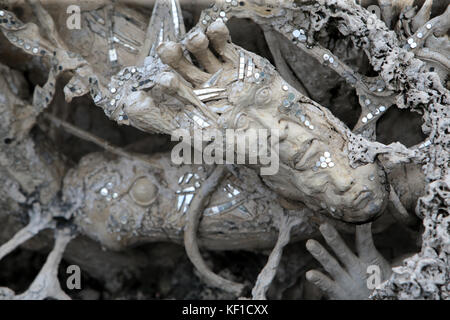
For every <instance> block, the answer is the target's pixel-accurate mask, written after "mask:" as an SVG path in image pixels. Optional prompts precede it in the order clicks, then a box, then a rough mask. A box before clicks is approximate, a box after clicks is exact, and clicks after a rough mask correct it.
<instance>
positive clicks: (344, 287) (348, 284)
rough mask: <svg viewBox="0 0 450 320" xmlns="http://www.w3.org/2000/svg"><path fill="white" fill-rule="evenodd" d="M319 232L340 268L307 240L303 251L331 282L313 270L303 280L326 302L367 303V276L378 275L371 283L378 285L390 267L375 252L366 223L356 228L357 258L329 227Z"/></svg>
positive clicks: (321, 249) (322, 227) (388, 273)
mask: <svg viewBox="0 0 450 320" xmlns="http://www.w3.org/2000/svg"><path fill="white" fill-rule="evenodd" d="M320 232H321V233H322V235H323V237H324V238H325V241H326V242H327V244H328V245H329V246H330V247H331V249H332V250H333V251H334V253H335V254H336V256H337V258H338V259H339V262H341V263H342V265H341V264H340V263H339V262H338V260H336V259H335V258H334V257H333V256H332V255H331V254H329V253H328V252H327V250H325V248H324V247H323V246H322V245H321V244H320V243H319V242H317V241H315V240H308V242H307V243H306V248H307V249H308V251H309V252H310V253H311V254H312V255H313V256H314V258H316V259H317V260H318V261H319V262H320V264H321V265H322V266H323V267H324V269H325V270H326V271H327V272H328V273H329V275H330V276H331V277H332V279H331V278H330V277H328V276H326V275H324V274H323V273H322V272H320V271H317V270H310V271H308V272H307V273H306V279H307V280H308V281H311V282H312V283H314V284H315V285H316V286H318V287H319V288H320V289H321V290H322V291H324V292H325V294H327V295H328V297H329V298H330V299H337V300H348V299H358V300H360V299H361V300H362V299H367V298H368V297H369V295H370V294H371V292H372V289H374V288H373V287H372V286H371V283H369V282H370V281H368V278H369V276H370V274H371V273H372V272H375V273H374V276H375V277H376V276H378V275H379V277H380V278H379V281H375V282H380V281H381V282H382V281H384V280H386V279H387V278H388V277H389V276H390V274H391V272H392V271H391V266H390V265H389V263H388V262H387V261H386V260H385V259H384V258H383V256H381V254H380V253H379V252H378V251H377V249H376V248H375V245H374V243H373V239H372V232H371V224H370V223H368V224H364V225H358V226H356V241H355V242H356V250H357V253H358V255H355V254H354V253H353V252H352V251H351V250H350V249H349V247H348V246H347V245H346V244H345V242H344V241H343V240H342V238H341V236H340V235H339V234H338V232H337V231H336V229H335V228H334V227H332V226H331V225H329V224H323V225H321V226H320ZM378 271H379V273H378ZM377 273H378V274H377Z"/></svg>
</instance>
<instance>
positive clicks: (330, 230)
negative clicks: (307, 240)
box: [319, 223, 359, 272]
mask: <svg viewBox="0 0 450 320" xmlns="http://www.w3.org/2000/svg"><path fill="white" fill-rule="evenodd" d="M319 230H320V232H321V233H322V235H323V237H324V238H325V241H326V242H327V243H328V245H329V246H330V247H331V248H332V249H333V251H334V252H335V253H336V255H337V256H338V258H339V259H340V261H341V262H342V263H343V264H344V265H345V267H346V268H347V270H349V271H350V272H352V271H358V269H357V268H358V267H359V261H358V258H357V257H356V256H355V254H354V253H353V252H352V251H351V250H350V248H349V247H348V246H347V245H346V244H345V242H344V240H342V238H341V236H340V235H339V233H338V232H337V231H336V229H335V228H334V227H333V226H332V225H330V224H328V223H325V224H322V225H321V226H320V227H319Z"/></svg>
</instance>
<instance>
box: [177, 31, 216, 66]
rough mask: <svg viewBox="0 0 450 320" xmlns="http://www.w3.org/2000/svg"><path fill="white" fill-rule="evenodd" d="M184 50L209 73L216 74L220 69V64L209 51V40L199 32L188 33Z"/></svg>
mask: <svg viewBox="0 0 450 320" xmlns="http://www.w3.org/2000/svg"><path fill="white" fill-rule="evenodd" d="M185 45H186V48H187V49H188V50H189V52H191V53H192V54H193V55H194V56H195V57H196V58H197V60H198V62H199V63H200V64H201V65H202V66H203V67H204V68H205V69H206V71H208V72H210V73H216V72H217V71H218V70H219V69H220V68H222V63H221V62H220V61H219V59H217V58H216V56H215V55H214V54H213V53H212V52H211V50H209V48H208V46H209V40H208V38H207V37H206V35H205V34H204V33H203V32H202V31H201V30H196V31H194V32H192V33H189V35H188V36H187V38H186V40H185Z"/></svg>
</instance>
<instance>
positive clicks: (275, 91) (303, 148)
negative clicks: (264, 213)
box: [229, 52, 387, 223]
mask: <svg viewBox="0 0 450 320" xmlns="http://www.w3.org/2000/svg"><path fill="white" fill-rule="evenodd" d="M246 55H250V53H248V52H246ZM252 60H253V61H254V63H255V67H254V68H255V69H254V72H255V73H254V75H253V77H245V79H244V80H243V81H241V82H236V83H234V84H233V85H232V86H231V90H230V95H229V100H230V101H232V102H233V104H234V105H235V106H240V107H239V108H240V110H242V111H244V113H245V116H244V117H245V118H246V119H245V120H242V119H240V120H239V121H231V122H232V123H241V124H244V125H245V127H246V128H261V127H264V128H267V129H278V130H279V132H280V143H279V156H280V171H279V173H278V174H277V175H274V176H264V177H263V178H264V181H265V182H266V183H267V184H268V185H269V186H270V187H271V188H272V189H275V190H276V191H277V192H278V193H280V194H282V195H284V196H286V197H288V198H291V199H294V200H300V201H302V202H304V203H306V204H307V205H308V206H309V207H310V208H313V209H315V210H323V211H326V212H328V213H329V214H330V215H331V216H332V217H334V218H337V219H340V220H344V221H346V222H352V223H362V222H365V221H368V220H372V219H374V218H375V217H377V215H378V214H380V213H381V212H382V210H383V209H384V207H385V203H386V197H387V192H386V190H385V186H384V182H385V181H384V172H383V171H381V169H379V168H378V166H377V165H376V164H368V165H365V166H361V167H358V168H356V169H355V168H352V167H350V163H349V160H348V156H347V153H346V149H347V138H346V135H345V128H344V127H343V125H342V124H340V123H339V120H338V119H336V118H334V117H333V115H332V114H330V112H329V111H328V110H327V109H325V108H322V107H320V106H318V105H317V104H315V103H314V102H313V101H310V100H309V99H307V98H306V97H304V96H303V95H301V94H300V93H299V92H297V91H296V90H295V89H294V88H292V87H291V86H290V85H289V84H287V83H286V82H285V81H284V80H283V79H282V78H281V77H280V76H279V74H278V73H277V72H276V71H275V70H274V69H273V67H272V66H271V65H270V64H269V62H268V61H266V60H264V59H261V58H259V59H258V57H253V58H252ZM257 73H259V76H257V77H256V78H255V75H256V74H257ZM241 114H242V113H241ZM241 117H242V115H241Z"/></svg>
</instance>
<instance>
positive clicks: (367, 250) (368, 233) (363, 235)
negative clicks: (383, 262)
mask: <svg viewBox="0 0 450 320" xmlns="http://www.w3.org/2000/svg"><path fill="white" fill-rule="evenodd" d="M355 241H356V250H357V252H358V255H359V256H360V258H361V259H364V260H367V259H370V258H372V257H373V256H374V253H375V252H377V249H376V248H375V244H374V243H373V238H372V223H367V224H362V225H357V226H356V240H355Z"/></svg>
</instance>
